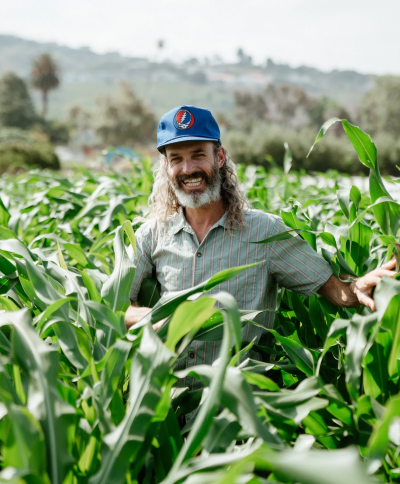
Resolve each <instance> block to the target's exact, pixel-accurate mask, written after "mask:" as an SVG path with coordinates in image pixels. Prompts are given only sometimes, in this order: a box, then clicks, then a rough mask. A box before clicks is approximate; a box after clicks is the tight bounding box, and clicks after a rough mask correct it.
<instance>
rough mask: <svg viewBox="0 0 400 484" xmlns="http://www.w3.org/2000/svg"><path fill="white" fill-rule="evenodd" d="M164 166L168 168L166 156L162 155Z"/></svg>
mask: <svg viewBox="0 0 400 484" xmlns="http://www.w3.org/2000/svg"><path fill="white" fill-rule="evenodd" d="M164 165H165V168H167V167H168V160H167V155H164Z"/></svg>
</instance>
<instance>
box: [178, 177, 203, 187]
mask: <svg viewBox="0 0 400 484" xmlns="http://www.w3.org/2000/svg"><path fill="white" fill-rule="evenodd" d="M203 180H204V178H203V177H197V178H187V179H186V180H183V181H182V183H183V184H184V185H185V186H187V187H190V188H197V187H199V186H200V185H201V184H202V183H203Z"/></svg>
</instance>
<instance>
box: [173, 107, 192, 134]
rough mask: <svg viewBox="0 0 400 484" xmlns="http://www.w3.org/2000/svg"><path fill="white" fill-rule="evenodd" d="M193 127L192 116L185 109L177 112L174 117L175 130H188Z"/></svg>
mask: <svg viewBox="0 0 400 484" xmlns="http://www.w3.org/2000/svg"><path fill="white" fill-rule="evenodd" d="M193 125H194V116H193V114H192V113H191V112H190V111H188V110H187V109H181V110H179V111H178V112H177V113H176V114H175V117H174V126H175V128H177V129H189V128H191V127H192V126H193Z"/></svg>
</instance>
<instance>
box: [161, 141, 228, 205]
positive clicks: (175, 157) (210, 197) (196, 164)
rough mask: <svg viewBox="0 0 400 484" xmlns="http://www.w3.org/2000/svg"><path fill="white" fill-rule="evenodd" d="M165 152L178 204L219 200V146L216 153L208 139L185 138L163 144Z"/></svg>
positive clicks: (168, 171)
mask: <svg viewBox="0 0 400 484" xmlns="http://www.w3.org/2000/svg"><path fill="white" fill-rule="evenodd" d="M165 155H166V156H165V162H166V167H167V173H168V176H169V179H170V181H171V185H172V187H173V189H174V191H175V194H176V196H177V198H178V201H179V203H180V204H181V205H182V206H184V207H188V208H199V207H202V206H205V205H208V204H210V203H211V202H214V201H217V200H219V198H220V196H221V194H220V191H221V178H220V174H219V168H220V167H221V166H222V165H223V163H224V161H225V152H224V150H223V148H220V149H219V151H218V154H217V156H216V155H215V153H214V144H213V143H212V142H210V141H185V142H182V143H175V144H172V145H169V146H167V147H166V152H165Z"/></svg>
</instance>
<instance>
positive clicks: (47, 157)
mask: <svg viewBox="0 0 400 484" xmlns="http://www.w3.org/2000/svg"><path fill="white" fill-rule="evenodd" d="M17 166H29V167H38V168H50V169H53V170H58V169H59V168H60V160H59V159H58V156H57V155H56V153H55V152H54V148H53V147H52V146H51V144H49V143H45V142H41V141H37V140H35V139H34V138H33V137H32V136H31V135H30V134H29V133H28V132H26V131H23V130H21V129H18V128H3V129H0V172H4V171H7V170H9V169H12V168H15V167H17Z"/></svg>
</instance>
